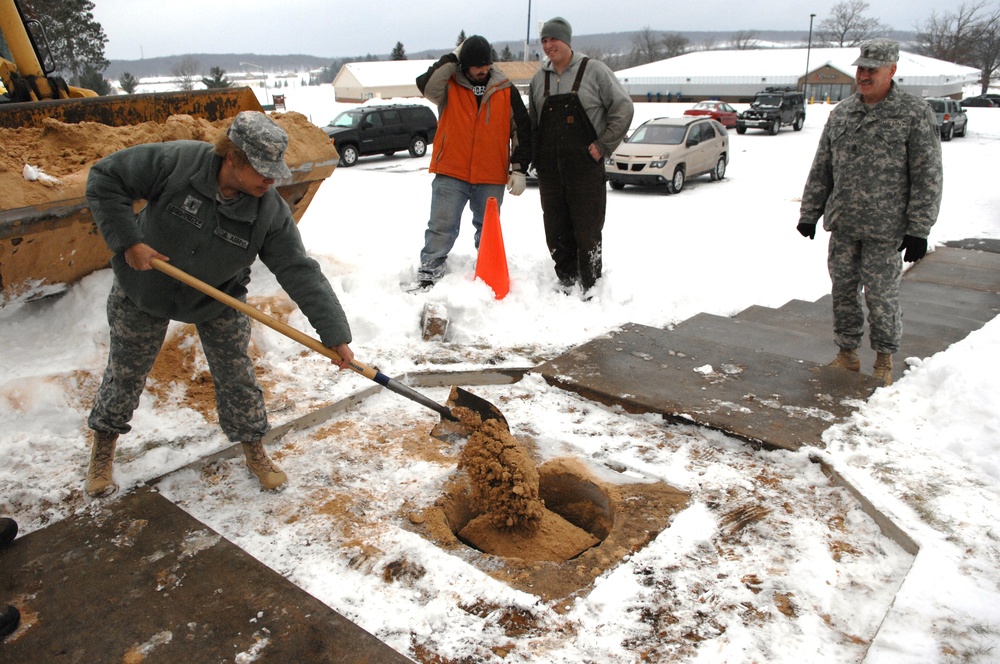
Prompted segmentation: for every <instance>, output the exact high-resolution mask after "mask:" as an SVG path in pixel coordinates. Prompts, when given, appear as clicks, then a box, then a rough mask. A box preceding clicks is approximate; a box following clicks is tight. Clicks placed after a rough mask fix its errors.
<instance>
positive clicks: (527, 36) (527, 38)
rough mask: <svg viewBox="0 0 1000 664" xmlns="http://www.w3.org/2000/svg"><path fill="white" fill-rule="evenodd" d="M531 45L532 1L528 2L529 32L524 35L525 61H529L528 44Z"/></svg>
mask: <svg viewBox="0 0 1000 664" xmlns="http://www.w3.org/2000/svg"><path fill="white" fill-rule="evenodd" d="M530 43H531V0H528V30H527V32H525V34H524V61H525V62H527V61H528V60H529V57H528V44H530Z"/></svg>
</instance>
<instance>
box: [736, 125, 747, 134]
mask: <svg viewBox="0 0 1000 664" xmlns="http://www.w3.org/2000/svg"><path fill="white" fill-rule="evenodd" d="M736 133H737V134H741V135H742V134H745V133H747V128H746V127H744V126H743V125H736Z"/></svg>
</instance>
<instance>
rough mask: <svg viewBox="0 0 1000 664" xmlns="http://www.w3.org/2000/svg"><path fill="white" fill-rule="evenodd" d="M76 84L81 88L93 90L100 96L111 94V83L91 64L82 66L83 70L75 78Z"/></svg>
mask: <svg viewBox="0 0 1000 664" xmlns="http://www.w3.org/2000/svg"><path fill="white" fill-rule="evenodd" d="M77 85H79V86H80V87H81V88H86V89H88V90H93V91H94V92H96V93H97V94H98V95H100V96H102V97H104V96H107V95H109V94H111V84H110V83H108V82H107V80H105V78H104V73H103V72H102V71H98V70H97V69H95V68H94V67H92V66H91V65H85V66H84V68H83V71H82V72H81V73H80V76H79V77H78V78H77Z"/></svg>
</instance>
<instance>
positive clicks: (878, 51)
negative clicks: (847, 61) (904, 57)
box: [853, 39, 899, 69]
mask: <svg viewBox="0 0 1000 664" xmlns="http://www.w3.org/2000/svg"><path fill="white" fill-rule="evenodd" d="M898 61H899V42H895V41H892V40H891V39H869V40H868V41H866V42H862V43H861V55H860V56H859V57H858V59H857V60H855V61H854V63H853V66H854V67H867V68H868V69H878V68H879V67H882V66H883V65H891V64H892V63H894V62H898Z"/></svg>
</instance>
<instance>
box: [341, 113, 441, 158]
mask: <svg viewBox="0 0 1000 664" xmlns="http://www.w3.org/2000/svg"><path fill="white" fill-rule="evenodd" d="M323 131H325V132H326V135H327V136H329V137H330V138H331V139H332V140H333V146H334V147H335V148H337V152H338V153H339V154H340V165H341V166H354V165H355V164H356V163H358V158H359V157H365V156H368V155H373V154H382V155H385V156H387V157H389V156H392V155H393V154H395V153H397V152H399V151H400V150H409V152H410V156H411V157H423V156H424V155H425V154H427V146H428V145H430V144H432V143H433V142H434V134H435V133H436V132H437V117H436V116H435V115H434V111H432V110H431V109H430V108H428V107H427V106H424V105H422V104H392V105H387V106H359V107H358V108H352V109H350V110H347V111H344V112H343V113H341V114H340V115H338V116H337V117H335V118H334V119H333V120H331V121H330V124H328V125H327V126H325V127H323Z"/></svg>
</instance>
